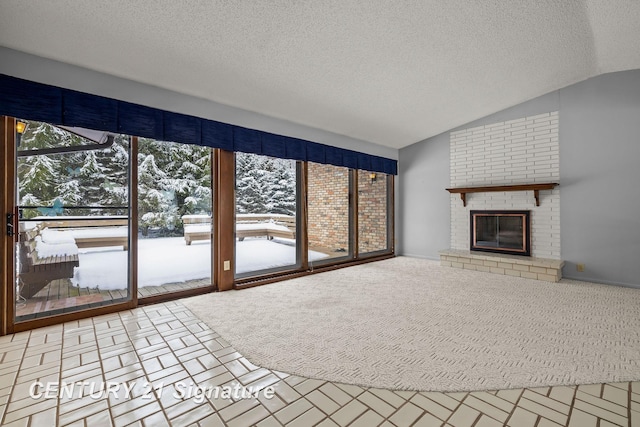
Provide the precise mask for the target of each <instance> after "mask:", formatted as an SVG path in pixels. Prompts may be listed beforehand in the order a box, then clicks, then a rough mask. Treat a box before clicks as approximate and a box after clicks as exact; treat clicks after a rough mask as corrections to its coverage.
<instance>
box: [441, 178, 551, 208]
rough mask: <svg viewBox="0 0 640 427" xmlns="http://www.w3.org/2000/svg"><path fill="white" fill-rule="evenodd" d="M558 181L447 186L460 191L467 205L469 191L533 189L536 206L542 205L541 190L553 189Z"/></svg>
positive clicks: (451, 189)
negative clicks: (483, 185) (484, 185)
mask: <svg viewBox="0 0 640 427" xmlns="http://www.w3.org/2000/svg"><path fill="white" fill-rule="evenodd" d="M557 185H560V184H558V183H557V182H547V183H541V184H519V185H492V186H487V187H459V188H447V191H448V192H449V193H452V194H453V193H459V194H460V198H461V199H462V206H467V193H487V192H492V191H533V196H534V197H535V198H536V206H540V193H539V192H540V190H551V189H553V188H554V187H556V186H557Z"/></svg>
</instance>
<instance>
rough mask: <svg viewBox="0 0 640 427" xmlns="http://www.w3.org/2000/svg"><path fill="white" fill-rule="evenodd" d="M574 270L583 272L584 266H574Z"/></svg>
mask: <svg viewBox="0 0 640 427" xmlns="http://www.w3.org/2000/svg"><path fill="white" fill-rule="evenodd" d="M576 270H578V271H580V272H583V271H584V264H576Z"/></svg>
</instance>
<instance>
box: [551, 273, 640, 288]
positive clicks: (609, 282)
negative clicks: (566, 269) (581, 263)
mask: <svg viewBox="0 0 640 427" xmlns="http://www.w3.org/2000/svg"><path fill="white" fill-rule="evenodd" d="M562 278H563V279H571V280H579V281H581V282H590V283H600V284H603V285H611V286H623V287H625V288H636V289H640V284H638V283H625V282H615V281H612V280H604V279H596V278H593V277H583V276H580V277H575V276H567V275H566V274H564V273H563V274H562Z"/></svg>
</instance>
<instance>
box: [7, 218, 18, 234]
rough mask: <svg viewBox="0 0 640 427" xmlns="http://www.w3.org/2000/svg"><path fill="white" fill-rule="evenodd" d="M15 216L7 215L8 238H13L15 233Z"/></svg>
mask: <svg viewBox="0 0 640 427" xmlns="http://www.w3.org/2000/svg"><path fill="white" fill-rule="evenodd" d="M13 217H14V215H13V214H10V213H8V214H7V236H10V237H13V236H14V235H15V234H16V233H15V225H14V224H13Z"/></svg>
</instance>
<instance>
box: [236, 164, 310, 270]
mask: <svg viewBox="0 0 640 427" xmlns="http://www.w3.org/2000/svg"><path fill="white" fill-rule="evenodd" d="M235 166H236V168H235V169H236V180H235V200H236V216H235V274H236V278H242V277H248V276H256V275H259V274H267V273H271V272H275V271H282V270H288V269H295V268H298V267H299V266H300V254H299V250H298V232H297V230H298V226H299V224H298V216H297V212H298V205H299V197H298V186H299V180H298V176H299V175H300V169H301V168H300V165H299V164H298V162H296V161H294V160H286V159H276V158H272V157H267V156H260V155H257V154H246V153H236V165H235Z"/></svg>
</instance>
